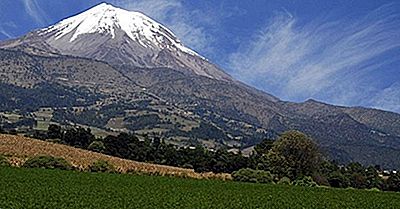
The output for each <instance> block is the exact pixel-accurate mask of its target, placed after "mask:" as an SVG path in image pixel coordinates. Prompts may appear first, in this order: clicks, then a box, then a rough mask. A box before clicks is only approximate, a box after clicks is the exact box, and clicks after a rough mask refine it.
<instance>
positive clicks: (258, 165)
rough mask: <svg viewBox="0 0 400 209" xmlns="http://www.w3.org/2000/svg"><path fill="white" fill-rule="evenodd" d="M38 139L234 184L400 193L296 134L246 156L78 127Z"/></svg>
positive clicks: (392, 180) (386, 179) (394, 184)
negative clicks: (221, 176)
mask: <svg viewBox="0 0 400 209" xmlns="http://www.w3.org/2000/svg"><path fill="white" fill-rule="evenodd" d="M36 138H41V139H46V140H52V141H54V142H58V143H63V144H67V145H70V146H74V147H78V148H83V149H87V150H91V151H95V152H100V153H104V154H107V155H111V156H116V157H120V158H124V159H130V160H135V161H141V162H149V163H155V164H164V165H170V166H177V167H183V168H191V169H194V170H195V171H196V172H214V173H232V174H233V177H234V179H235V180H238V181H250V182H259V183H268V182H271V183H272V182H275V183H287V184H296V185H303V186H304V185H310V186H313V185H320V186H330V187H337V188H348V187H352V188H359V189H379V190H389V191H400V174H399V173H390V174H389V176H382V170H381V169H380V167H379V166H368V167H366V166H363V165H361V164H360V163H350V164H348V165H339V164H337V163H335V162H333V161H329V160H328V159H326V158H325V157H324V156H323V155H322V154H321V152H320V151H319V149H318V146H317V145H316V144H315V142H314V141H313V139H311V138H310V137H309V136H307V135H305V134H303V133H301V132H298V131H288V132H285V133H283V134H281V136H280V137H279V138H278V139H276V140H269V139H265V140H263V141H262V142H261V143H260V144H258V145H256V146H255V147H254V152H253V153H252V154H251V155H250V156H248V157H246V156H243V155H242V154H241V153H240V152H239V153H232V152H228V150H227V149H224V148H221V149H218V150H216V151H210V150H208V149H206V148H204V147H202V146H200V145H198V146H196V147H177V146H174V145H171V144H167V143H165V141H164V140H163V139H160V138H159V137H152V138H150V137H145V138H144V139H143V140H139V138H138V137H137V136H135V135H133V134H127V133H120V134H119V135H117V136H111V135H110V136H107V137H105V138H96V137H95V136H94V135H93V134H92V133H91V130H90V129H85V128H81V127H76V128H68V129H66V130H63V129H62V128H61V127H60V126H57V125H50V126H49V128H48V131H47V133H45V134H42V135H37V136H36Z"/></svg>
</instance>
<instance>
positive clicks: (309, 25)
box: [0, 0, 400, 112]
mask: <svg viewBox="0 0 400 209" xmlns="http://www.w3.org/2000/svg"><path fill="white" fill-rule="evenodd" d="M100 2H104V1H98V0H1V1H0V40H4V39H8V38H12V37H18V36H20V35H23V34H25V33H26V32H29V31H31V30H33V29H35V28H41V27H45V26H48V25H51V24H54V23H56V22H58V21H59V20H61V19H63V18H65V17H68V16H72V15H74V14H77V13H79V12H81V11H83V10H85V9H87V8H89V7H91V6H94V5H96V4H98V3H100ZM105 2H109V3H112V4H114V5H116V6H119V7H123V8H126V9H129V10H137V11H142V12H143V13H145V14H147V15H148V16H150V17H152V18H154V19H156V20H157V21H159V22H160V23H162V24H164V25H165V26H167V27H169V28H170V29H171V30H172V31H174V33H175V34H176V35H177V36H178V37H179V38H180V39H181V40H182V41H183V43H184V44H185V45H187V46H189V47H191V48H192V49H194V50H195V51H197V52H199V53H200V54H202V55H204V56H206V57H208V58H209V59H210V60H211V61H212V62H214V63H216V64H218V65H220V66H221V67H222V68H223V69H224V70H225V71H227V72H228V73H230V74H232V75H233V76H234V77H235V78H237V79H239V80H241V81H243V82H245V83H247V84H249V85H252V86H255V87H257V88H259V89H262V90H265V91H266V92H269V93H271V94H273V95H275V96H278V97H279V98H282V99H284V100H289V101H296V102H301V101H304V100H307V99H309V98H313V99H317V100H321V101H324V102H328V103H333V104H338V105H349V106H367V107H375V108H380V109H385V110H391V111H396V112H400V67H399V66H400V2H399V3H397V1H396V0H391V1H384V0H381V1H378V0H343V1H342V0H332V1H320V0H273V1H272V0H269V1H267V0H264V1H261V0H253V1H243V0H221V1H215V0H202V1H195V0H191V1H188V0H187V1H185V0H109V1H105Z"/></svg>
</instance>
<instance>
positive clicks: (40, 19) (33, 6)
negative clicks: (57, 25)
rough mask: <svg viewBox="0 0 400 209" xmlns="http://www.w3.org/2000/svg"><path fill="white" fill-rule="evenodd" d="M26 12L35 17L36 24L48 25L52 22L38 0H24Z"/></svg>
mask: <svg viewBox="0 0 400 209" xmlns="http://www.w3.org/2000/svg"><path fill="white" fill-rule="evenodd" d="M22 3H23V5H24V9H25V12H26V13H27V14H28V15H29V16H30V17H32V18H33V20H34V21H35V23H36V24H38V25H39V26H47V24H48V23H49V22H50V20H49V17H48V16H47V15H46V13H45V12H44V11H43V10H42V9H41V8H40V6H39V4H38V3H37V1H36V0H22Z"/></svg>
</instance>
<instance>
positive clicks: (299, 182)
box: [293, 176, 317, 187]
mask: <svg viewBox="0 0 400 209" xmlns="http://www.w3.org/2000/svg"><path fill="white" fill-rule="evenodd" d="M293 185H296V186H304V187H316V186H317V183H315V181H314V180H313V179H312V178H311V177H310V176H304V177H302V178H299V179H296V180H295V181H293Z"/></svg>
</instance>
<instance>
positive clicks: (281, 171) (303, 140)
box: [267, 131, 322, 179]
mask: <svg viewBox="0 0 400 209" xmlns="http://www.w3.org/2000/svg"><path fill="white" fill-rule="evenodd" d="M267 162H268V164H269V166H270V167H271V168H269V169H270V170H271V172H277V173H278V175H279V176H281V177H283V176H287V177H289V178H291V179H297V178H298V177H301V176H310V175H312V174H313V173H314V172H315V171H316V170H317V169H318V168H319V166H320V164H321V162H322V160H321V154H320V152H319V149H318V147H317V145H316V144H315V143H314V141H313V140H312V139H311V138H310V137H308V136H307V135H305V134H303V133H301V132H299V131H288V132H285V133H283V134H282V135H281V136H280V137H279V138H278V139H277V140H276V141H275V142H274V144H273V147H272V149H271V150H270V151H269V152H268V154H267Z"/></svg>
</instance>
